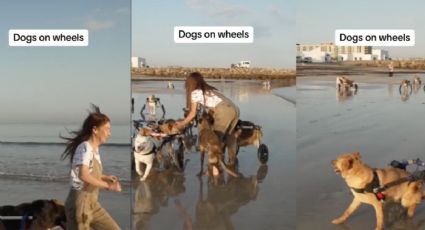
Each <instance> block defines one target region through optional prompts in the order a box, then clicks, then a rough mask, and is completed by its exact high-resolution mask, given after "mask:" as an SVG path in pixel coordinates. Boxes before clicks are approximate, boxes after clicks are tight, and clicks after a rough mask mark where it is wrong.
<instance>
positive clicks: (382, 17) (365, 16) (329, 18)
mask: <svg viewBox="0 0 425 230" xmlns="http://www.w3.org/2000/svg"><path fill="white" fill-rule="evenodd" d="M424 9H425V2H424V1H420V0H410V1H395V0H385V1H382V0H381V1H370V0H357V1H347V0H345V1H343V0H324V1H317V0H302V1H297V4H296V24H297V25H296V40H297V43H300V44H319V43H321V42H335V41H334V39H335V38H334V34H335V30H337V29H413V30H415V33H416V34H415V37H416V38H415V40H416V45H415V46H414V47H381V48H382V49H385V50H388V51H389V54H390V56H391V57H392V58H410V57H422V58H424V57H425V40H424V39H423V38H424V36H425V27H424V26H423V24H424V21H425V13H424ZM377 48H379V47H377Z"/></svg>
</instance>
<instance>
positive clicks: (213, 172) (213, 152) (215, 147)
mask: <svg viewBox="0 0 425 230" xmlns="http://www.w3.org/2000/svg"><path fill="white" fill-rule="evenodd" d="M212 122H213V118H212V116H211V115H210V114H207V113H203V114H202V116H201V118H200V119H199V124H198V134H199V148H200V152H201V170H200V172H199V174H198V175H202V173H203V165H204V155H205V153H208V175H210V176H218V174H219V169H220V165H221V166H223V168H224V170H226V172H227V173H229V174H230V175H232V176H234V177H238V175H237V174H236V173H234V172H232V171H231V170H230V169H229V168H227V166H226V165H225V164H224V162H223V160H224V152H223V146H224V145H223V143H222V142H221V141H220V138H219V137H218V135H217V134H216V133H215V132H214V130H213V129H212Z"/></svg>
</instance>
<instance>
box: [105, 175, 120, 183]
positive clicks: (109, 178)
mask: <svg viewBox="0 0 425 230" xmlns="http://www.w3.org/2000/svg"><path fill="white" fill-rule="evenodd" d="M102 180H104V181H106V182H112V183H114V182H117V181H118V177H116V176H114V175H103V176H102Z"/></svg>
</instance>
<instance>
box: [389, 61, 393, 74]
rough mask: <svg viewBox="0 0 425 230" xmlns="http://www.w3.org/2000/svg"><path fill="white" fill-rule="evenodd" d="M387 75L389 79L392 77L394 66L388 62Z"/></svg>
mask: <svg viewBox="0 0 425 230" xmlns="http://www.w3.org/2000/svg"><path fill="white" fill-rule="evenodd" d="M388 74H389V76H390V77H392V76H393V74H394V65H393V62H390V64H388Z"/></svg>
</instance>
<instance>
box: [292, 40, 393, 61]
mask: <svg viewBox="0 0 425 230" xmlns="http://www.w3.org/2000/svg"><path fill="white" fill-rule="evenodd" d="M389 58H390V57H389V55H388V51H386V50H381V49H373V48H372V47H371V46H336V45H335V44H334V43H332V42H327V43H321V44H320V45H304V44H297V61H298V62H300V61H299V60H301V61H302V60H306V59H308V60H312V62H331V61H370V60H388V59H389Z"/></svg>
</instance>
